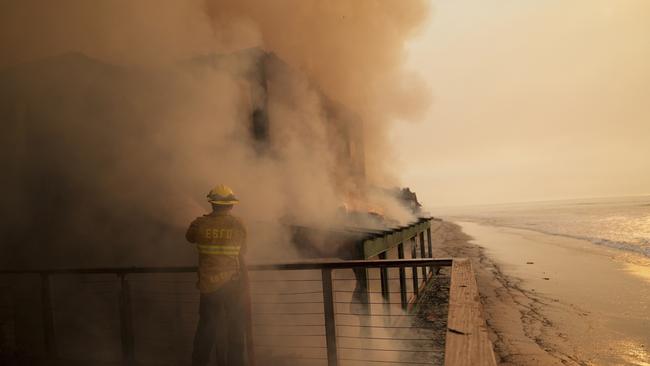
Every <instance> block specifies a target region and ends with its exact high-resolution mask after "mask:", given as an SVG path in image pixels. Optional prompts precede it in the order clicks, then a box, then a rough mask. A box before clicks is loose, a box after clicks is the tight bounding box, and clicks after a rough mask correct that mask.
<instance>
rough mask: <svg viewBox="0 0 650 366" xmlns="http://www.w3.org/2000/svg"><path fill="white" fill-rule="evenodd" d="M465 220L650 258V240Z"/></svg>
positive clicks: (486, 220)
mask: <svg viewBox="0 0 650 366" xmlns="http://www.w3.org/2000/svg"><path fill="white" fill-rule="evenodd" d="M463 219H465V220H467V221H474V222H476V223H479V224H484V225H490V226H501V227H509V228H513V229H523V230H530V231H535V232H538V233H541V234H545V235H552V236H561V237H565V238H571V239H577V240H584V241H588V242H590V243H592V244H596V245H600V246H604V247H608V248H613V249H618V250H623V251H626V252H632V253H635V254H640V255H642V256H645V257H648V258H650V238H638V242H635V243H631V242H626V241H616V240H609V239H604V238H595V237H590V236H583V235H573V234H567V233H558V232H553V231H548V230H545V229H542V228H539V227H537V224H536V223H529V224H524V225H514V224H507V223H504V222H502V221H501V220H498V219H493V218H485V219H476V218H467V217H464V218H463Z"/></svg>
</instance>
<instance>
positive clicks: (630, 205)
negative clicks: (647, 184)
mask: <svg viewBox="0 0 650 366" xmlns="http://www.w3.org/2000/svg"><path fill="white" fill-rule="evenodd" d="M441 214H443V216H444V217H446V218H448V219H450V220H452V221H472V222H476V223H479V224H484V225H492V226H504V227H512V228H518V229H527V230H533V231H537V232H541V233H544V234H550V235H559V236H566V237H570V238H575V239H581V240H586V241H589V242H591V243H592V244H594V245H600V246H605V247H609V248H614V249H617V250H619V251H620V255H621V257H622V258H625V259H628V260H632V261H635V262H638V261H641V262H643V263H646V264H647V263H650V196H639V197H622V198H593V199H576V200H564V201H545V202H533V203H516V204H499V205H489V206H487V205H486V206H474V207H462V208H453V209H445V210H441Z"/></svg>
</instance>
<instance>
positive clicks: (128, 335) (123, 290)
mask: <svg viewBox="0 0 650 366" xmlns="http://www.w3.org/2000/svg"><path fill="white" fill-rule="evenodd" d="M118 277H119V278H120V326H121V336H122V358H123V360H124V364H125V365H128V366H131V365H134V364H135V347H134V339H133V314H132V308H131V290H130V287H129V280H128V279H127V278H126V273H123V272H121V273H118Z"/></svg>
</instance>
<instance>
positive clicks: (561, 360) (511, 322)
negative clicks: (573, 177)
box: [434, 222, 650, 365]
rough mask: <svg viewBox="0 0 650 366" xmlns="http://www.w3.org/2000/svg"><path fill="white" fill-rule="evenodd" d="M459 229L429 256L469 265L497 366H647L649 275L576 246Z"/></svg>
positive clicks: (449, 229) (513, 232) (604, 252)
mask: <svg viewBox="0 0 650 366" xmlns="http://www.w3.org/2000/svg"><path fill="white" fill-rule="evenodd" d="M460 224H461V225H462V231H461V229H460V227H459V226H457V225H455V224H452V223H445V225H443V227H442V228H441V229H440V231H439V232H437V233H436V234H435V235H434V239H435V240H436V244H437V245H435V247H437V249H436V250H437V251H438V253H434V254H436V255H439V256H456V257H469V258H471V259H472V261H473V264H474V268H475V270H476V274H477V281H478V285H479V291H480V293H481V298H482V302H483V304H484V307H485V313H486V318H487V319H486V320H487V323H488V326H489V327H490V330H491V339H492V341H493V342H494V345H495V351H496V353H497V355H498V358H499V360H500V362H501V364H503V365H650V309H649V308H648V307H649V300H650V278H648V277H647V274H648V270H649V268H648V267H644V266H642V265H641V266H640V265H635V264H630V263H627V262H623V261H620V260H618V259H617V257H618V256H617V254H618V253H616V251H614V250H610V249H607V248H599V247H596V246H594V245H593V244H591V243H588V242H583V241H581V240H575V239H567V238H563V237H556V236H549V235H545V234H540V233H536V232H533V231H528V230H518V229H510V228H500V227H490V226H482V225H478V224H474V223H466V222H463V223H460ZM467 234H469V235H471V236H472V237H473V238H474V239H473V240H472V238H471V237H469V235H467Z"/></svg>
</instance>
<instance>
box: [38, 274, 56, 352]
mask: <svg viewBox="0 0 650 366" xmlns="http://www.w3.org/2000/svg"><path fill="white" fill-rule="evenodd" d="M41 308H42V312H43V338H44V339H45V351H46V352H47V356H48V358H49V359H50V360H55V359H56V358H57V348H56V338H55V333H54V311H53V309H52V289H51V284H50V274H49V273H47V272H42V273H41Z"/></svg>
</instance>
